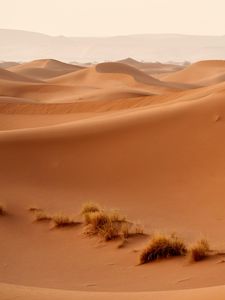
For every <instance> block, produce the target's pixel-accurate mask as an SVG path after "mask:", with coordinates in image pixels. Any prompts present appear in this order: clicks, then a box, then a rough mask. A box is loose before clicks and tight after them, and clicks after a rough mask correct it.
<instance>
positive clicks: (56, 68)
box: [8, 59, 83, 80]
mask: <svg viewBox="0 0 225 300" xmlns="http://www.w3.org/2000/svg"><path fill="white" fill-rule="evenodd" d="M81 69H83V67H80V66H76V65H71V64H66V63H63V62H60V61H57V60H54V59H39V60H35V61H32V62H28V63H23V64H20V65H16V66H12V67H9V68H8V70H9V71H12V72H15V73H17V74H21V75H24V76H27V77H30V78H33V79H40V80H45V79H49V78H53V77H57V76H60V75H63V74H66V73H70V72H75V71H78V70H81Z"/></svg>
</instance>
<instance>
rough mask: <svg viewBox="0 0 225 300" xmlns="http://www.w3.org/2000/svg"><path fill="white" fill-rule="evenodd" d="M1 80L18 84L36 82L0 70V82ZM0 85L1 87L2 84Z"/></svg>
mask: <svg viewBox="0 0 225 300" xmlns="http://www.w3.org/2000/svg"><path fill="white" fill-rule="evenodd" d="M2 80H7V81H9V82H10V81H12V82H14V81H18V82H26V83H27V82H37V80H32V79H30V78H29V77H26V76H23V75H20V74H15V73H13V72H10V71H8V70H5V69H1V68H0V81H2ZM1 85H2V86H3V85H4V82H3V83H1Z"/></svg>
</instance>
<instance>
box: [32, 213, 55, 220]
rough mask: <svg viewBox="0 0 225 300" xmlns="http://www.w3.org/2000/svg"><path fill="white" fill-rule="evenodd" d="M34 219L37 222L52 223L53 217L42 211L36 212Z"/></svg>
mask: <svg viewBox="0 0 225 300" xmlns="http://www.w3.org/2000/svg"><path fill="white" fill-rule="evenodd" d="M34 219H35V221H37V222H41V221H51V219H52V217H51V216H50V215H49V214H47V213H46V212H44V211H42V210H41V211H37V212H35V215H34Z"/></svg>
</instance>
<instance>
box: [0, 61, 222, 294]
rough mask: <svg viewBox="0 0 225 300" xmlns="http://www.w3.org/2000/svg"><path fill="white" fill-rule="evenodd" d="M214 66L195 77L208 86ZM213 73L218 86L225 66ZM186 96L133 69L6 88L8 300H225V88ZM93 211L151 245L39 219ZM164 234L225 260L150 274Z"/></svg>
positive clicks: (1, 159) (4, 290) (4, 252)
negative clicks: (36, 218) (90, 206)
mask: <svg viewBox="0 0 225 300" xmlns="http://www.w3.org/2000/svg"><path fill="white" fill-rule="evenodd" d="M202 64H204V63H202V62H201V63H199V64H197V65H195V66H192V67H194V68H195V69H196V68H197V67H198V65H199V67H200V71H199V74H200V75H199V78H196V83H197V84H199V82H200V81H202V77H201V76H202V75H201V74H202V73H201V69H202ZM210 64H212V68H213V69H215V64H216V65H217V67H216V71H215V73H213V72H212V73H211V75H212V76H216V75H217V71H218V69H220V63H219V62H216V63H215V62H207V66H208V67H209V65H210ZM221 65H223V62H222V61H221ZM210 68H211V67H210ZM190 69H191V67H189V68H187V69H186V70H184V71H181V72H185V71H186V72H189V71H188V70H190ZM10 72H11V71H10ZM219 73H220V71H219ZM175 74H178V73H174V76H175ZM8 75H9V74H8V73H7V76H8ZM15 76H21V75H18V74H16V75H15ZM171 76H172V75H171ZM176 76H177V75H176ZM13 77H14V75H13ZM200 77H201V78H200ZM169 81H172V80H169ZM177 81H178V80H177ZM180 82H184V81H183V80H181V81H180ZM184 83H185V84H186V83H190V82H184ZM191 83H193V84H195V82H191ZM175 86H176V82H175V85H173V87H171V86H168V85H167V83H164V82H163V81H162V80H161V81H159V80H156V79H154V78H153V77H150V76H149V75H147V74H144V73H143V72H142V71H139V70H136V69H135V68H134V67H130V66H126V65H124V64H121V63H105V64H100V65H97V66H95V67H90V68H89V69H85V70H81V71H75V72H74V71H71V72H70V73H68V74H66V75H60V76H56V77H54V78H52V79H50V80H49V79H48V80H42V82H41V83H40V82H39V83H33V82H29V80H28V81H27V82H22V80H21V81H19V80H18V81H17V80H16V81H14V80H13V78H12V80H9V78H8V77H7V80H6V79H4V78H2V80H1V82H0V88H1V95H2V96H1V103H0V113H1V118H0V129H1V131H0V166H1V172H0V191H1V192H0V193H1V202H2V203H3V204H5V205H6V208H7V212H8V214H7V215H6V216H4V217H0V223H1V224H0V238H1V247H0V253H1V257H2V264H0V282H2V284H1V285H0V298H1V299H8V298H9V297H11V298H12V297H15V296H18V297H20V298H21V299H33V300H36V299H65V298H67V299H101V298H102V299H124V300H125V299H128V298H129V299H140V298H143V299H145V298H146V299H212V297H214V298H216V299H219V300H220V299H223V298H224V296H225V294H224V287H223V286H222V285H223V284H224V275H225V265H224V263H223V262H224V259H225V256H224V254H223V253H224V249H225V239H224V232H223V231H224V216H223V211H224V208H225V202H224V178H225V174H224V165H225V157H224V152H225V142H224V130H225V123H224V116H225V102H224V96H225V83H224V82H223V81H220V82H219V83H216V84H212V83H210V84H209V85H208V86H205V87H199V88H194V89H193V88H190V86H189V85H187V86H186V89H185V85H184V86H183V88H182V89H181V88H180V85H179V83H178V84H177V88H175ZM53 87H55V89H57V91H58V92H59V94H60V97H59V96H58V95H57V93H56V91H55V89H54V88H53ZM178 87H179V88H178ZM10 90H11V92H12V91H13V95H9V91H10ZM69 94H71V95H70V96H69ZM78 95H79V99H78ZM59 102H60V103H59ZM88 201H94V202H97V203H99V204H101V205H102V206H104V207H108V208H112V209H119V210H120V211H121V212H122V213H123V214H125V215H127V216H128V218H129V219H130V220H136V221H138V222H140V223H141V224H143V225H144V227H145V232H146V234H147V235H145V236H139V237H133V238H131V239H130V240H129V241H128V243H127V244H125V246H124V247H122V248H118V246H119V244H120V241H117V240H115V241H112V242H108V243H105V242H102V241H99V239H98V238H87V237H85V236H84V234H83V225H82V224H81V225H79V226H77V227H75V228H69V229H51V224H49V223H48V222H43V223H35V222H33V218H32V214H31V213H30V212H28V209H29V208H30V207H37V208H42V209H43V210H44V211H46V212H48V213H49V214H55V213H59V212H63V213H65V214H66V215H75V216H76V218H77V219H80V218H81V217H80V215H79V212H80V208H81V206H82V204H83V203H85V202H88ZM155 231H162V232H165V233H168V234H170V233H173V232H176V233H177V234H178V235H179V236H181V237H182V238H183V239H184V241H185V243H187V245H190V244H191V243H193V242H195V240H196V239H199V238H202V237H206V238H207V239H208V240H209V242H210V245H211V247H212V249H213V250H218V252H219V254H217V255H212V256H210V258H209V259H207V260H205V261H203V262H200V263H190V261H189V259H188V258H187V257H181V258H178V259H176V258H175V259H168V260H163V261H159V262H155V263H150V264H146V265H143V266H140V265H138V257H139V254H140V251H141V249H143V247H144V246H145V245H146V243H147V242H148V241H149V239H150V238H151V235H152V233H154V232H155ZM22 286H24V287H22ZM213 286H220V287H213ZM61 289H62V290H64V291H62V290H61ZM66 290H70V291H66ZM112 292H116V294H114V293H112ZM7 297H8V298H7ZM207 297H208V298H207Z"/></svg>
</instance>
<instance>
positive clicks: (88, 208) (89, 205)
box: [81, 202, 101, 216]
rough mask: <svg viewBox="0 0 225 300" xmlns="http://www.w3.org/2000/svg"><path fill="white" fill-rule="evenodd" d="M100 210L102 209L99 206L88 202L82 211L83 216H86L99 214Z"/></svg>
mask: <svg viewBox="0 0 225 300" xmlns="http://www.w3.org/2000/svg"><path fill="white" fill-rule="evenodd" d="M100 210H101V208H100V206H99V205H98V204H95V203H93V202H88V203H85V204H84V205H83V207H82V209H81V215H82V216H85V215H86V214H89V213H94V212H98V211H100Z"/></svg>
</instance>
